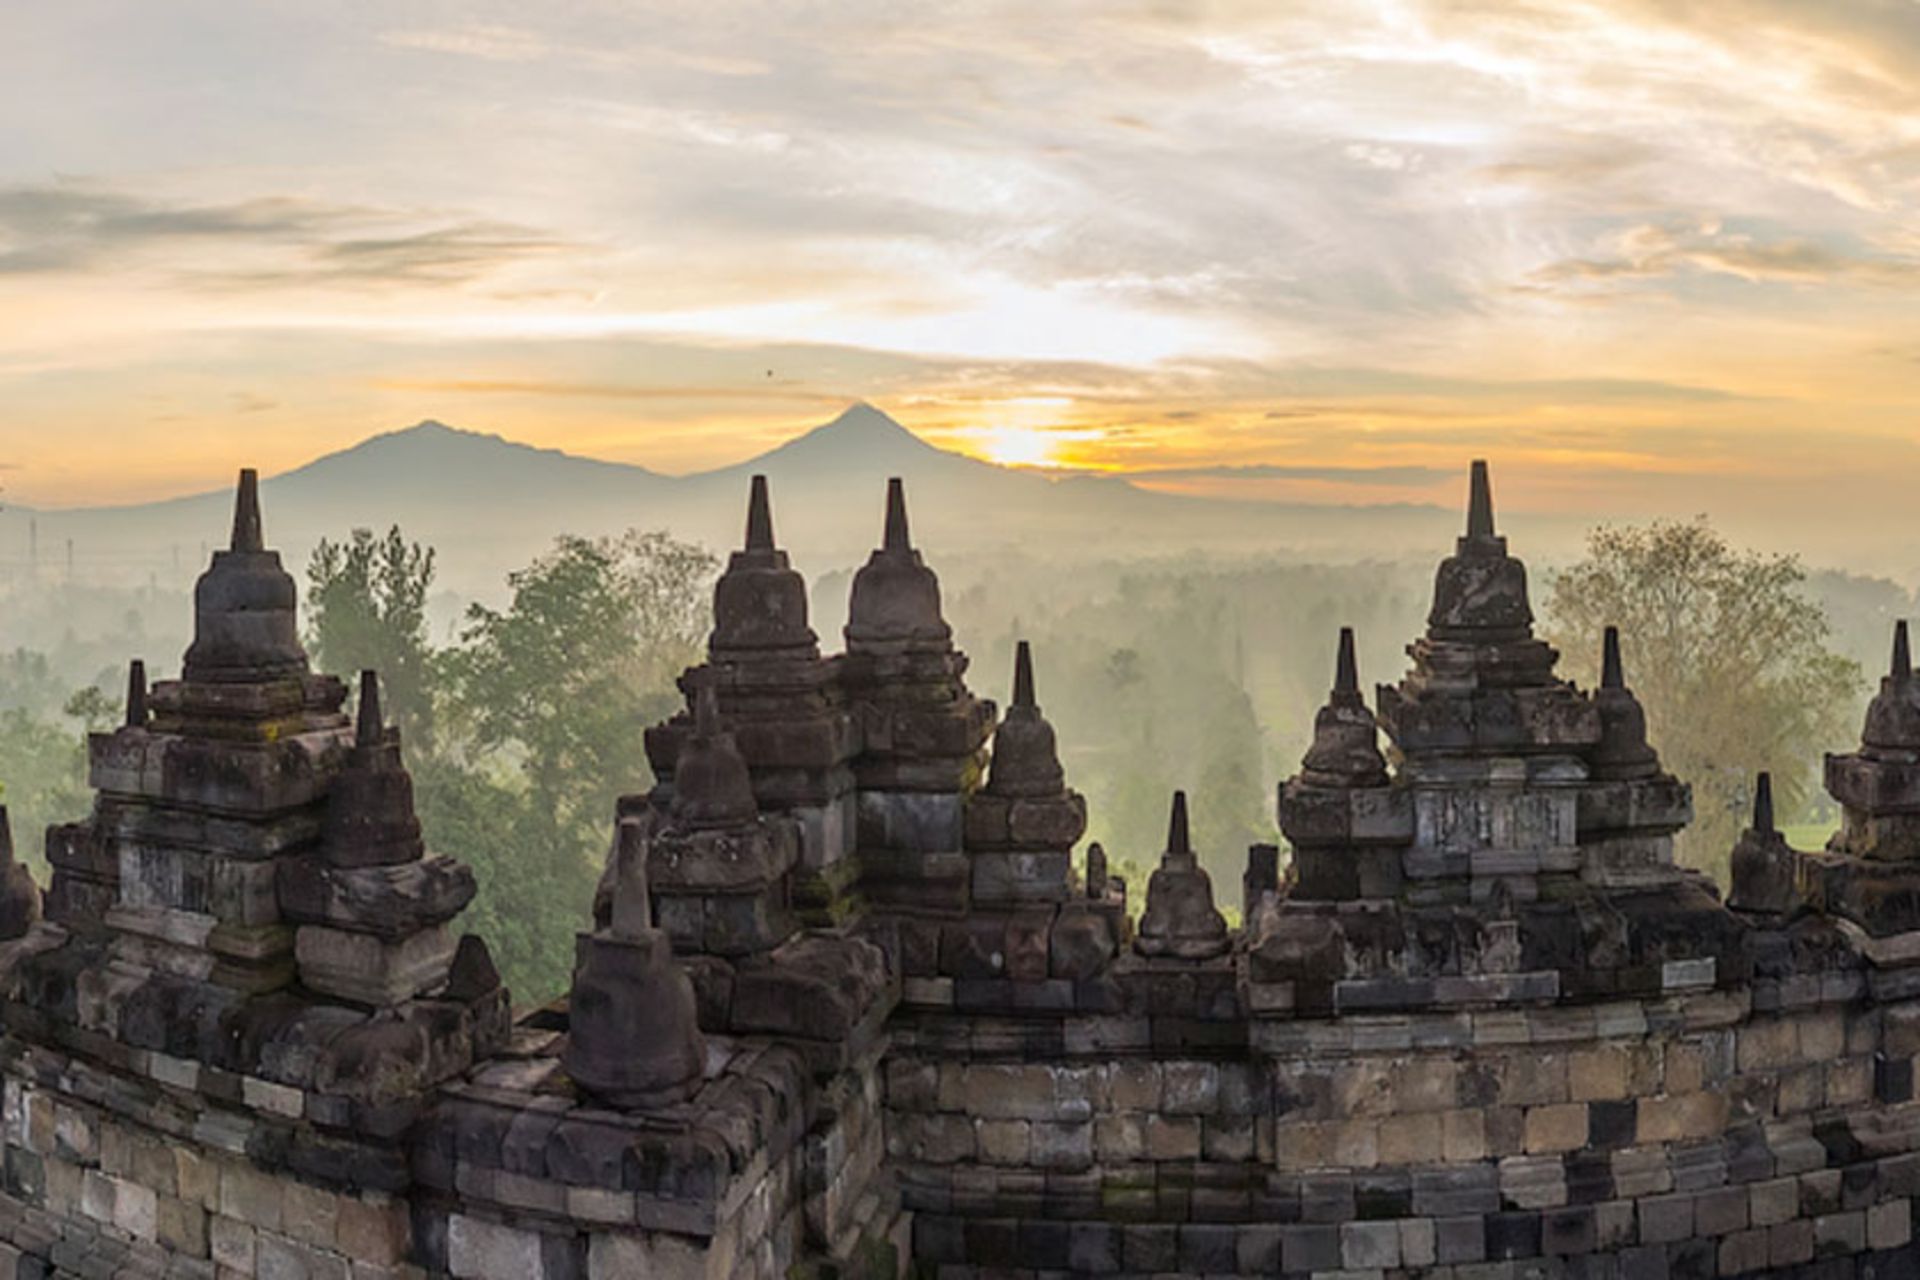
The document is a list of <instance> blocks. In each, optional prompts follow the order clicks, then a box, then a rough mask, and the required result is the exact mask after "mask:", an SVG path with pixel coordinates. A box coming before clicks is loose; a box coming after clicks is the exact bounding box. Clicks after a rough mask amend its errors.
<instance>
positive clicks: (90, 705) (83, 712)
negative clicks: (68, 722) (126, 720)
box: [60, 684, 126, 733]
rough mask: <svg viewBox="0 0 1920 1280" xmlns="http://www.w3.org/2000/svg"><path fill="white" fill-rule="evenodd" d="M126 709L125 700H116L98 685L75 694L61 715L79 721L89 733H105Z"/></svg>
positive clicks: (61, 709)
mask: <svg viewBox="0 0 1920 1280" xmlns="http://www.w3.org/2000/svg"><path fill="white" fill-rule="evenodd" d="M125 709H126V702H125V700H124V699H121V698H116V697H114V696H113V695H112V694H110V693H108V692H107V691H106V690H105V689H102V688H101V687H100V686H99V685H97V684H90V685H88V686H87V687H86V688H84V689H81V690H79V691H77V692H76V693H74V695H73V696H72V697H70V698H68V699H67V700H66V702H65V703H63V704H62V705H61V707H60V714H61V715H64V716H67V717H68V718H70V719H73V720H78V721H79V722H80V725H81V727H82V728H83V729H85V730H86V732H88V733H104V732H106V731H107V730H108V729H111V728H112V727H113V725H114V722H115V721H117V720H119V719H120V715H121V712H122V711H124V710H125Z"/></svg>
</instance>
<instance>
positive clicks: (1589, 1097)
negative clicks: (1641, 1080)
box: [1567, 1045, 1628, 1102]
mask: <svg viewBox="0 0 1920 1280" xmlns="http://www.w3.org/2000/svg"><path fill="white" fill-rule="evenodd" d="M1627 1072H1628V1052H1627V1050H1626V1049H1625V1048H1622V1047H1619V1046H1615V1045H1600V1046H1597V1047H1595V1048H1592V1049H1577V1050H1575V1051H1574V1052H1572V1053H1570V1054H1569V1055H1568V1056H1567V1096H1568V1097H1569V1098H1570V1099H1571V1100H1573V1101H1574V1102H1600V1101H1613V1100H1616V1099H1620V1098H1625V1097H1627V1096H1628V1091H1627Z"/></svg>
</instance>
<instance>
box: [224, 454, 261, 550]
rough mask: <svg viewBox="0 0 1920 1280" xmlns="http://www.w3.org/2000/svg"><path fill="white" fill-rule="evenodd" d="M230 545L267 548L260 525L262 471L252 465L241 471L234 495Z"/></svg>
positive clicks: (233, 546)
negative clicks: (238, 485)
mask: <svg viewBox="0 0 1920 1280" xmlns="http://www.w3.org/2000/svg"><path fill="white" fill-rule="evenodd" d="M228 547H229V549H230V550H233V551H265V550H266V549H267V540H266V534H265V532H264V531H263V530H262V528H261V525H260V473H259V472H258V471H256V470H254V469H253V468H252V467H245V468H242V470H241V472H240V487H239V488H238V490H236V491H235V493H234V496H233V538H232V540H231V541H230V542H229V544H228Z"/></svg>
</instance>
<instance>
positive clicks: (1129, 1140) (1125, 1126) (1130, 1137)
mask: <svg viewBox="0 0 1920 1280" xmlns="http://www.w3.org/2000/svg"><path fill="white" fill-rule="evenodd" d="M1296 1127H1299V1126H1296ZM1093 1146H1094V1152H1095V1154H1096V1155H1098V1156H1099V1158H1100V1161H1101V1163H1103V1164H1123V1163H1127V1162H1130V1161H1134V1160H1141V1159H1145V1158H1146V1154H1147V1121H1146V1117H1145V1116H1141V1115H1119V1116H1113V1115H1108V1116H1101V1117H1099V1118H1098V1119H1096V1120H1095V1121H1094V1122H1093Z"/></svg>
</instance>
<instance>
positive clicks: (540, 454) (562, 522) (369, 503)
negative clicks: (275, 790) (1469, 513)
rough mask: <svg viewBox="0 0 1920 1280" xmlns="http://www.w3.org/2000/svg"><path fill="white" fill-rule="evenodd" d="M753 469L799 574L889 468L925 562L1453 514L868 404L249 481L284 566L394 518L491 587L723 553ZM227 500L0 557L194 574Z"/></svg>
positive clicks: (1235, 538) (0, 520)
mask: <svg viewBox="0 0 1920 1280" xmlns="http://www.w3.org/2000/svg"><path fill="white" fill-rule="evenodd" d="M753 474H765V475H766V476H768V477H769V480H770V482H771V485H772V490H773V499H774V521H775V526H776V529H777V531H778V534H779V537H780V540H781V542H782V543H783V545H785V546H787V547H788V548H789V549H790V550H792V551H793V553H794V555H795V559H796V561H797V562H798V563H799V564H800V567H801V568H802V569H804V570H805V571H806V572H808V573H809V574H810V575H817V574H819V573H821V572H824V571H827V570H830V569H834V568H838V567H846V566H850V565H852V564H856V563H858V562H859V560H860V559H862V558H863V557H864V555H865V553H866V550H867V549H868V548H870V547H872V546H873V545H874V543H875V541H876V540H877V538H878V536H879V531H880V522H881V504H882V499H883V496H884V489H885V481H886V479H887V477H889V476H896V475H897V476H901V477H903V478H904V479H905V480H906V483H907V491H908V497H909V503H910V506H911V510H912V516H913V524H914V532H915V537H916V540H917V541H918V542H920V544H921V545H922V546H924V547H926V548H928V549H929V550H931V551H933V552H934V553H935V554H936V555H948V556H959V555H969V556H972V555H981V554H991V553H994V552H996V551H1000V550H1018V551H1021V552H1023V553H1025V554H1030V555H1031V554H1043V555H1048V556H1058V557H1063V558H1071V557H1073V556H1075V555H1084V556H1089V557H1106V556H1115V555H1123V554H1128V553H1131V552H1140V553H1152V554H1156V555H1166V554H1169V553H1175V552H1178V551H1181V550H1187V549H1199V550H1207V551H1214V552H1241V553H1252V552H1262V551H1275V550H1281V549H1287V550H1291V551H1293V552H1296V553H1298V554H1302V555H1313V556H1316V557H1322V558H1327V559H1335V560H1357V559H1364V558H1368V557H1372V556H1383V555H1395V554H1398V553H1401V552H1403V551H1409V550H1414V549H1423V550H1426V551H1429V552H1432V551H1436V550H1439V549H1442V548H1444V547H1445V546H1446V545H1447V541H1448V539H1449V538H1450V537H1451V534H1452V533H1453V531H1454V528H1453V527H1454V525H1455V524H1457V523H1458V517H1457V515H1456V514H1455V513H1453V512H1450V511H1445V510H1442V509H1440V508H1437V507H1432V506H1391V507H1334V506H1317V505H1310V504H1285V503H1266V502H1241V501H1223V500H1209V499H1202V498H1189V497H1180V496H1174V495H1169V494H1163V493H1154V492H1151V491H1149V490H1145V489H1141V488H1138V487H1137V486H1135V485H1132V484H1129V483H1127V482H1126V481H1125V480H1122V479H1117V478H1109V477H1097V476H1085V475H1073V476H1064V477H1051V476H1047V475H1045V474H1042V473H1038V472H1031V471H1021V470H1016V469H1012V468H1007V467H1000V466H996V465H994V464H992V463H988V462H983V461H980V460H978V459H975V458H969V457H966V456H965V455H962V454H958V453H953V452H950V451H947V450H943V449H939V448H936V447H934V446H932V445H930V444H928V443H926V442H925V441H923V440H921V439H920V438H919V437H918V436H915V435H914V434H913V433H912V432H911V431H909V430H907V429H906V428H905V427H903V426H901V425H900V424H899V423H898V422H895V421H894V420H893V419H892V418H890V417H888V416H887V415H886V414H884V413H882V412H881V411H880V410H878V409H876V408H874V407H873V406H871V405H867V404H856V405H853V406H851V407H850V408H848V409H847V410H846V411H845V412H843V413H842V414H840V416H839V417H837V418H835V419H834V420H833V421H831V422H828V423H825V424H823V425H821V426H818V427H815V428H814V429H812V430H811V431H808V432H806V433H804V434H802V435H800V436H797V437H795V438H794V439H792V440H790V441H788V442H787V443H785V444H782V445H780V446H779V447H777V448H774V449H771V450H769V451H768V452H766V453H764V454H762V455H760V456H759V457H756V458H753V459H750V460H748V461H746V462H743V463H739V464H737V465H734V466H730V467H724V468H720V469H718V470H714V471H708V472H702V473H698V474H694V475H689V476H678V477H676V476H666V475H661V474H659V473H657V472H653V471H649V470H647V469H646V468H644V467H638V466H633V465H630V464H625V463H615V462H604V461H600V460H597V459H592V458H583V457H578V456H575V455H572V454H568V453H563V452H560V451H558V450H553V449H536V448H533V447H531V446H528V445H524V444H518V443H515V442H513V441H510V440H504V439H502V438H500V437H498V436H493V435H483V434H480V433H477V432H472V431H463V430H460V429H458V428H456V427H451V426H448V425H446V424H445V423H441V422H434V421H427V422H422V423H419V424H417V425H415V426H412V427H408V428H406V429H404V430H400V431H392V432H387V433H385V434H382V435H377V436H373V437H371V438H369V439H367V440H365V441H362V442H361V443H359V444H357V445H354V446H353V447H351V448H348V449H344V450H341V451H340V452H337V453H332V454H328V455H326V456H325V457H322V458H318V459H316V460H314V461H313V462H310V463H307V464H306V465H305V466H302V467H299V468H296V469H295V470H293V471H289V472H285V473H283V474H281V475H277V476H272V477H268V478H267V479H265V480H264V481H263V482H262V501H263V504H264V507H265V519H266V526H267V536H268V541H269V542H270V543H271V544H272V545H274V546H276V547H278V548H280V549H281V551H282V552H283V553H285V554H286V556H287V558H288V560H289V563H290V565H291V566H292V567H293V568H294V569H295V570H296V571H298V570H299V569H300V568H301V567H302V566H303V565H304V563H305V561H306V558H307V556H308V555H309V554H310V553H311V550H312V548H313V546H314V544H315V543H316V542H317V541H318V540H319V539H320V538H322V537H334V538H339V537H342V536H344V535H345V534H347V533H348V532H349V531H350V530H352V529H354V528H356V527H367V528H373V529H376V530H384V529H385V528H386V527H388V526H389V525H391V524H395V523H398V524H399V525H400V526H401V528H402V529H403V530H404V531H405V532H406V534H407V535H408V536H409V537H411V538H415V539H418V540H420V541H423V542H426V543H429V544H431V545H433V546H434V547H435V548H436V549H437V551H438V554H439V560H440V567H441V581H442V583H443V584H444V585H446V586H448V587H450V588H452V589H453V590H455V591H460V592H478V591H489V590H492V589H497V585H498V583H499V582H500V580H501V578H502V576H503V575H504V573H505V572H506V571H507V570H509V569H511V568H514V567H518V566H519V565H522V564H524V563H526V562H527V561H528V560H529V559H531V558H532V557H533V556H535V555H537V554H538V553H539V552H540V551H541V550H543V549H544V548H545V547H546V546H548V545H549V544H550V543H551V541H552V539H553V537H554V536H555V535H556V534H559V533H563V532H565V533H578V534H584V535H595V534H601V533H615V532H619V531H621V530H624V529H628V528H642V529H652V528H666V529H670V530H672V531H673V532H674V533H675V534H676V535H677V536H679V537H683V538H689V539H692V540H695V541H699V542H703V543H705V544H707V545H708V546H710V547H713V548H714V549H715V550H718V551H724V550H726V549H728V548H730V547H732V546H733V545H735V543H736V542H737V541H738V539H739V537H740V531H741V525H742V521H743V518H744V511H745V501H746V490H747V477H748V476H750V475H753ZM230 501H231V498H230V493H229V491H227V490H225V489H222V490H218V491H214V492H210V493H202V494H195V495H191V496H188V497H182V498H176V499H172V500H169V501H164V502H156V503H149V504H145V505H140V506H127V507H111V508H87V509H66V510H59V511H43V512H35V511H32V510H29V509H25V508H15V509H9V510H5V511H0V564H11V565H14V566H16V567H17V566H18V565H20V564H21V563H22V562H23V561H24V557H25V555H26V549H27V544H28V536H29V526H30V525H31V526H35V527H37V537H38V546H39V556H40V561H41V563H42V564H43V565H57V564H58V563H59V562H60V560H61V558H62V557H63V556H64V546H65V543H66V541H67V540H68V539H72V540H73V543H74V545H75V547H76V553H77V556H78V560H79V563H80V564H81V565H82V566H83V567H84V568H85V571H86V572H88V573H90V574H97V575H100V576H103V577H112V578H117V579H120V580H137V579H144V578H145V577H146V576H147V575H148V574H150V573H151V574H156V575H161V576H163V577H164V576H166V575H170V574H171V573H173V572H174V571H175V570H174V566H175V564H176V562H178V564H179V565H180V569H179V571H180V572H186V573H193V572H198V569H199V568H200V566H201V565H202V564H203V563H204V560H205V551H206V549H208V548H210V547H212V546H215V545H218V544H219V543H220V541H221V540H222V539H223V538H224V537H225V534H226V530H227V525H228V510H229V503H230Z"/></svg>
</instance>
